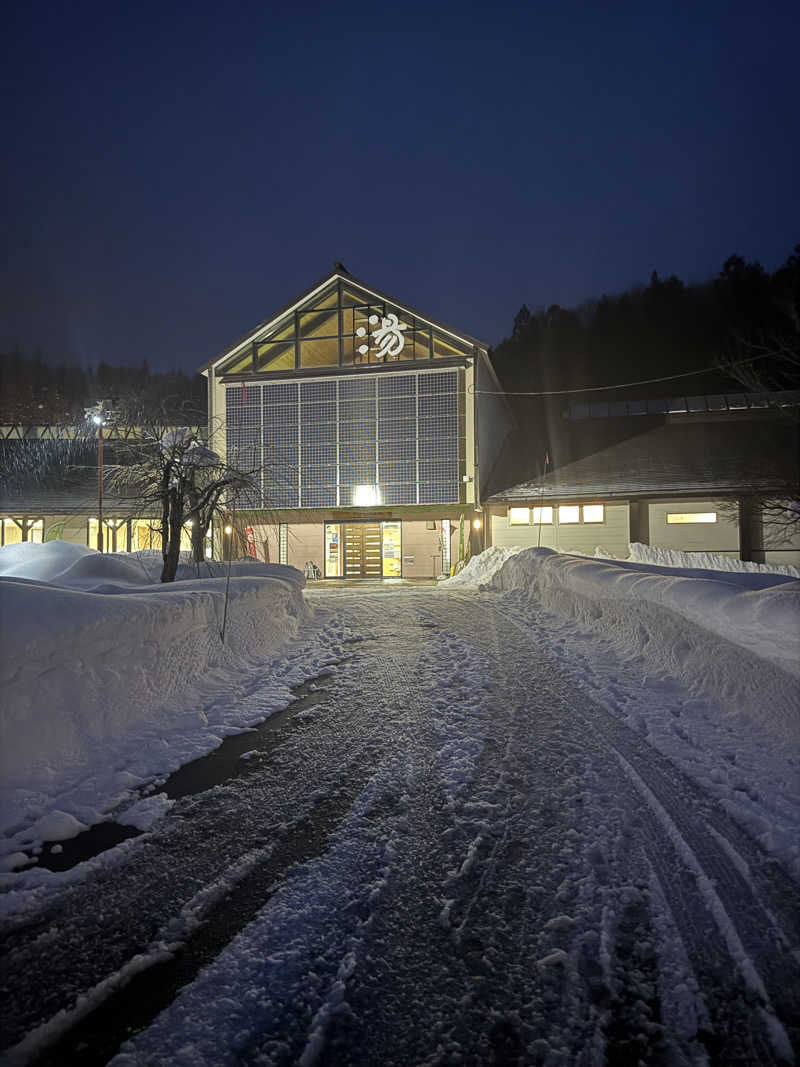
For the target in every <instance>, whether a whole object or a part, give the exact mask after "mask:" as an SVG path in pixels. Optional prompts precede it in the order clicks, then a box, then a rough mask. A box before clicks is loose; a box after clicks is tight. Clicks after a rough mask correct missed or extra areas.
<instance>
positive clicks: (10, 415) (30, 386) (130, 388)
mask: <svg viewBox="0 0 800 1067" xmlns="http://www.w3.org/2000/svg"><path fill="white" fill-rule="evenodd" d="M100 400H103V401H109V402H110V405H111V406H112V407H113V406H114V405H115V404H117V403H119V404H121V405H123V406H124V407H125V410H126V411H130V410H134V411H135V410H137V409H138V410H140V411H142V412H152V413H154V412H161V411H163V412H164V414H165V415H167V416H168V417H169V418H170V419H171V420H173V421H187V422H198V421H203V419H204V417H205V416H204V412H205V405H206V384H205V379H204V378H203V377H202V376H201V375H199V374H193V375H190V374H186V373H184V372H183V371H177V370H176V371H171V372H168V373H156V374H154V373H151V371H150V369H149V368H148V366H147V362H144V363H143V364H142V365H141V367H139V368H136V369H135V368H133V367H114V366H110V365H109V364H108V363H104V362H101V363H100V364H99V365H98V366H97V369H96V370H87V369H86V368H84V367H78V366H70V365H68V364H66V363H58V364H50V363H49V362H46V361H45V360H44V359H43V357H42V356H41V355H36V356H33V357H25V356H22V355H19V354H16V353H14V354H9V353H0V424H2V425H9V424H14V423H27V424H36V425H38V424H48V423H75V422H80V421H82V420H83V418H84V411H85V409H86V408H88V407H91V406H93V405H94V404H96V403H97V402H98V401H100Z"/></svg>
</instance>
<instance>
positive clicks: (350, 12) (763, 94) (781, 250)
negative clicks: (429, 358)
mask: <svg viewBox="0 0 800 1067" xmlns="http://www.w3.org/2000/svg"><path fill="white" fill-rule="evenodd" d="M798 30H800V16H798V8H797V5H796V3H786V4H770V3H766V4H760V5H756V4H753V3H752V2H748V3H747V4H740V3H735V2H734V3H718V4H712V3H697V4H691V3H685V4H664V3H661V4H650V3H635V4H633V3H631V4H617V3H610V4H607V5H605V4H604V5H600V4H580V3H561V4H558V5H555V4H553V5H550V4H547V5H546V4H543V3H536V2H533V3H524V4H523V3H519V4H510V3H505V2H503V0H500V2H497V3H493V4H481V5H470V4H462V5H459V6H454V5H449V4H428V3H425V4H405V5H397V6H394V5H392V6H390V5H382V4H372V5H363V6H361V5H352V4H351V5H346V4H345V5H337V4H326V5H314V4H311V5H299V6H294V5H290V4H280V3H273V4H270V3H266V2H263V0H262V2H259V3H236V2H231V3H228V4H226V5H223V4H210V3H206V2H204V0H195V2H194V3H192V4H185V5H184V4H169V3H167V2H165V3H157V4H150V3H147V2H142V3H138V4H121V3H115V2H111V3H109V2H108V0H104V2H103V3H96V4H95V3H81V2H80V0H78V2H77V3H74V4H73V3H69V4H67V3H53V2H47V3H40V2H36V0H31V2H30V3H27V4H17V5H14V8H13V9H8V10H7V13H6V16H5V20H4V37H5V48H7V49H8V55H7V57H6V58H5V59H4V60H3V68H4V73H5V76H6V79H7V81H6V85H7V91H6V93H5V94H4V96H5V98H6V102H7V105H8V102H9V100H10V102H11V107H10V108H8V107H7V112H8V113H7V115H6V116H5V117H4V119H3V124H4V126H5V131H4V144H5V146H6V148H7V152H6V157H7V162H6V163H5V164H4V167H3V176H2V179H1V180H2V182H3V184H5V185H6V186H7V188H6V189H5V190H4V191H5V196H4V203H5V205H6V208H7V220H6V221H5V222H4V224H3V230H4V233H3V254H2V256H3V260H2V278H0V284H1V285H2V309H1V311H2V314H1V316H0V348H3V349H6V350H9V349H11V348H13V347H15V346H16V347H18V348H19V349H20V350H21V351H22V352H24V353H26V354H29V353H31V352H32V351H33V350H34V349H35V348H37V347H41V348H43V349H44V350H45V353H46V354H47V355H48V356H49V357H52V358H55V357H62V356H63V357H69V358H74V359H77V360H78V361H81V362H88V363H94V362H96V361H97V360H99V359H102V358H105V359H106V360H108V361H109V362H113V363H131V364H139V363H140V362H141V361H142V359H144V358H147V359H148V360H149V362H150V365H151V367H152V368H153V369H166V368H171V367H176V366H178V367H182V368H184V369H187V370H188V369H192V368H194V367H196V366H198V365H199V364H200V363H202V362H204V361H205V360H206V359H207V358H209V357H210V356H212V355H214V354H215V353H216V352H217V351H218V350H219V349H220V348H222V347H224V346H225V345H226V344H227V343H228V342H230V341H232V340H233V339H234V338H235V337H236V336H237V335H238V334H240V333H241V332H243V331H244V330H245V329H247V328H249V327H250V326H252V325H254V324H255V323H256V322H258V321H259V320H260V319H262V318H264V317H266V316H267V315H268V314H269V313H271V312H272V311H274V310H276V309H277V308H278V307H279V306H280V305H281V304H282V303H284V302H285V301H287V300H288V299H290V298H291V297H293V296H294V295H296V293H297V292H299V291H300V290H301V289H303V288H305V287H306V286H307V285H309V284H310V283H311V282H313V281H315V280H316V279H317V278H318V277H319V276H321V275H322V274H323V273H324V272H325V271H326V270H328V269H329V268H330V267H331V266H332V263H333V260H335V259H340V260H342V261H343V262H344V263H345V265H346V266H347V267H348V268H349V270H350V271H351V272H352V273H353V274H355V275H356V276H357V277H359V278H362V279H363V280H365V281H368V282H371V283H372V284H374V285H376V286H377V287H379V288H382V289H385V290H387V291H388V292H390V293H392V294H393V295H394V296H396V297H397V298H398V299H400V300H405V301H408V302H409V303H412V304H414V305H415V306H417V307H419V309H420V310H422V311H425V312H427V313H429V314H431V315H433V316H434V317H437V318H439V319H442V320H443V321H446V322H450V323H452V324H453V325H456V326H459V327H461V328H462V329H464V330H465V331H467V332H468V333H471V334H473V335H475V336H477V337H480V338H482V339H484V340H486V341H488V342H490V343H497V342H498V341H499V340H500V339H501V338H502V337H503V336H504V335H505V334H508V333H509V332H510V329H511V325H512V320H513V316H514V314H515V312H516V311H517V310H518V308H519V306H520V305H521V304H522V303H523V302H526V303H528V304H529V305H530V306H531V307H534V306H537V305H539V304H545V305H547V304H550V303H553V302H557V303H561V304H563V305H565V306H570V305H575V304H577V303H578V302H579V301H581V300H582V299H584V298H586V297H591V296H599V295H601V294H602V293H603V292H614V291H618V290H620V289H622V288H624V287H626V286H628V285H630V284H631V283H634V282H640V281H647V279H648V278H649V275H650V272H651V270H653V269H654V268H655V269H657V270H658V271H659V273H660V274H662V275H664V274H669V273H672V272H675V273H677V274H678V275H680V276H681V277H682V278H684V279H685V280H690V279H701V278H706V277H710V276H711V275H713V274H714V273H716V272H717V271H718V270H719V269H720V268H721V266H722V263H723V261H724V260H725V258H726V257H727V256H728V255H730V254H731V253H733V252H738V253H740V254H742V255H744V256H745V257H746V258H748V259H751V258H752V259H759V260H760V261H761V262H762V263H763V264H764V266H765V267H767V268H768V269H774V268H775V267H777V266H778V265H779V264H780V263H781V262H782V261H783V260H785V258H786V257H787V256H788V255H789V253H790V251H791V249H792V247H793V245H794V244H795V243H797V241H798V240H800V174H799V173H798V170H800V167H798V161H799V156H800V149H799V148H798V146H799V145H800V126H799V125H798V107H797V101H798V99H799V98H800V82H799V80H798V74H797V70H798V68H797V40H798Z"/></svg>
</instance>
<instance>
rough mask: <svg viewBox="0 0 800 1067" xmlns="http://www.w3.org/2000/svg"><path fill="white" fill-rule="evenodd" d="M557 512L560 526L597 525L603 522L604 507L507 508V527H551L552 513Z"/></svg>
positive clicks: (577, 505) (587, 505)
mask: <svg viewBox="0 0 800 1067" xmlns="http://www.w3.org/2000/svg"><path fill="white" fill-rule="evenodd" d="M554 510H555V511H556V512H557V516H558V523H559V525H560V526H568V525H570V524H572V523H576V522H585V523H597V522H605V519H606V517H605V506H604V505H603V504H580V505H579V504H560V505H559V506H558V508H556V509H554V508H552V507H550V506H546V507H532V508H509V509H508V524H509V526H530V525H531V524H533V525H534V526H551V525H552V524H553V512H554Z"/></svg>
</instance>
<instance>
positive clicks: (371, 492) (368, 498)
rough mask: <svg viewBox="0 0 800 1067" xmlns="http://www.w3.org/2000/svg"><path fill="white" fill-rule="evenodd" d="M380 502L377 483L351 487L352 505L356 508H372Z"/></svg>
mask: <svg viewBox="0 0 800 1067" xmlns="http://www.w3.org/2000/svg"><path fill="white" fill-rule="evenodd" d="M380 502H381V494H380V490H379V489H378V487H377V485H357V486H356V487H355V489H353V505H354V506H355V507H357V508H374V507H375V506H376V505H377V504H380Z"/></svg>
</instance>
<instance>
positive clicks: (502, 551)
mask: <svg viewBox="0 0 800 1067" xmlns="http://www.w3.org/2000/svg"><path fill="white" fill-rule="evenodd" d="M521 551H522V548H520V547H518V546H516V545H514V546H512V547H510V548H499V547H498V546H497V545H492V547H491V548H487V549H486V551H485V552H481V553H480V554H479V555H477V556H472V557H471V558H470V559H469V561H468V562H467V564H466V566H464V567H463V568H462V570H460V571H459V572H458V574H455V575H454V576H453V577H452V578H448V579H447V585H448V586H454V585H480V584H482V583H484V582H487V581H488V580H489V579H490V578H491V577H492V576H493V575H494V574H495V573H496V572H497V571H499V570H500V568H501V567H502V566H503V564H504V563H505V562H506V560H507V559H510V558H511V556H515V555H516V554H517V552H521Z"/></svg>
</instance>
